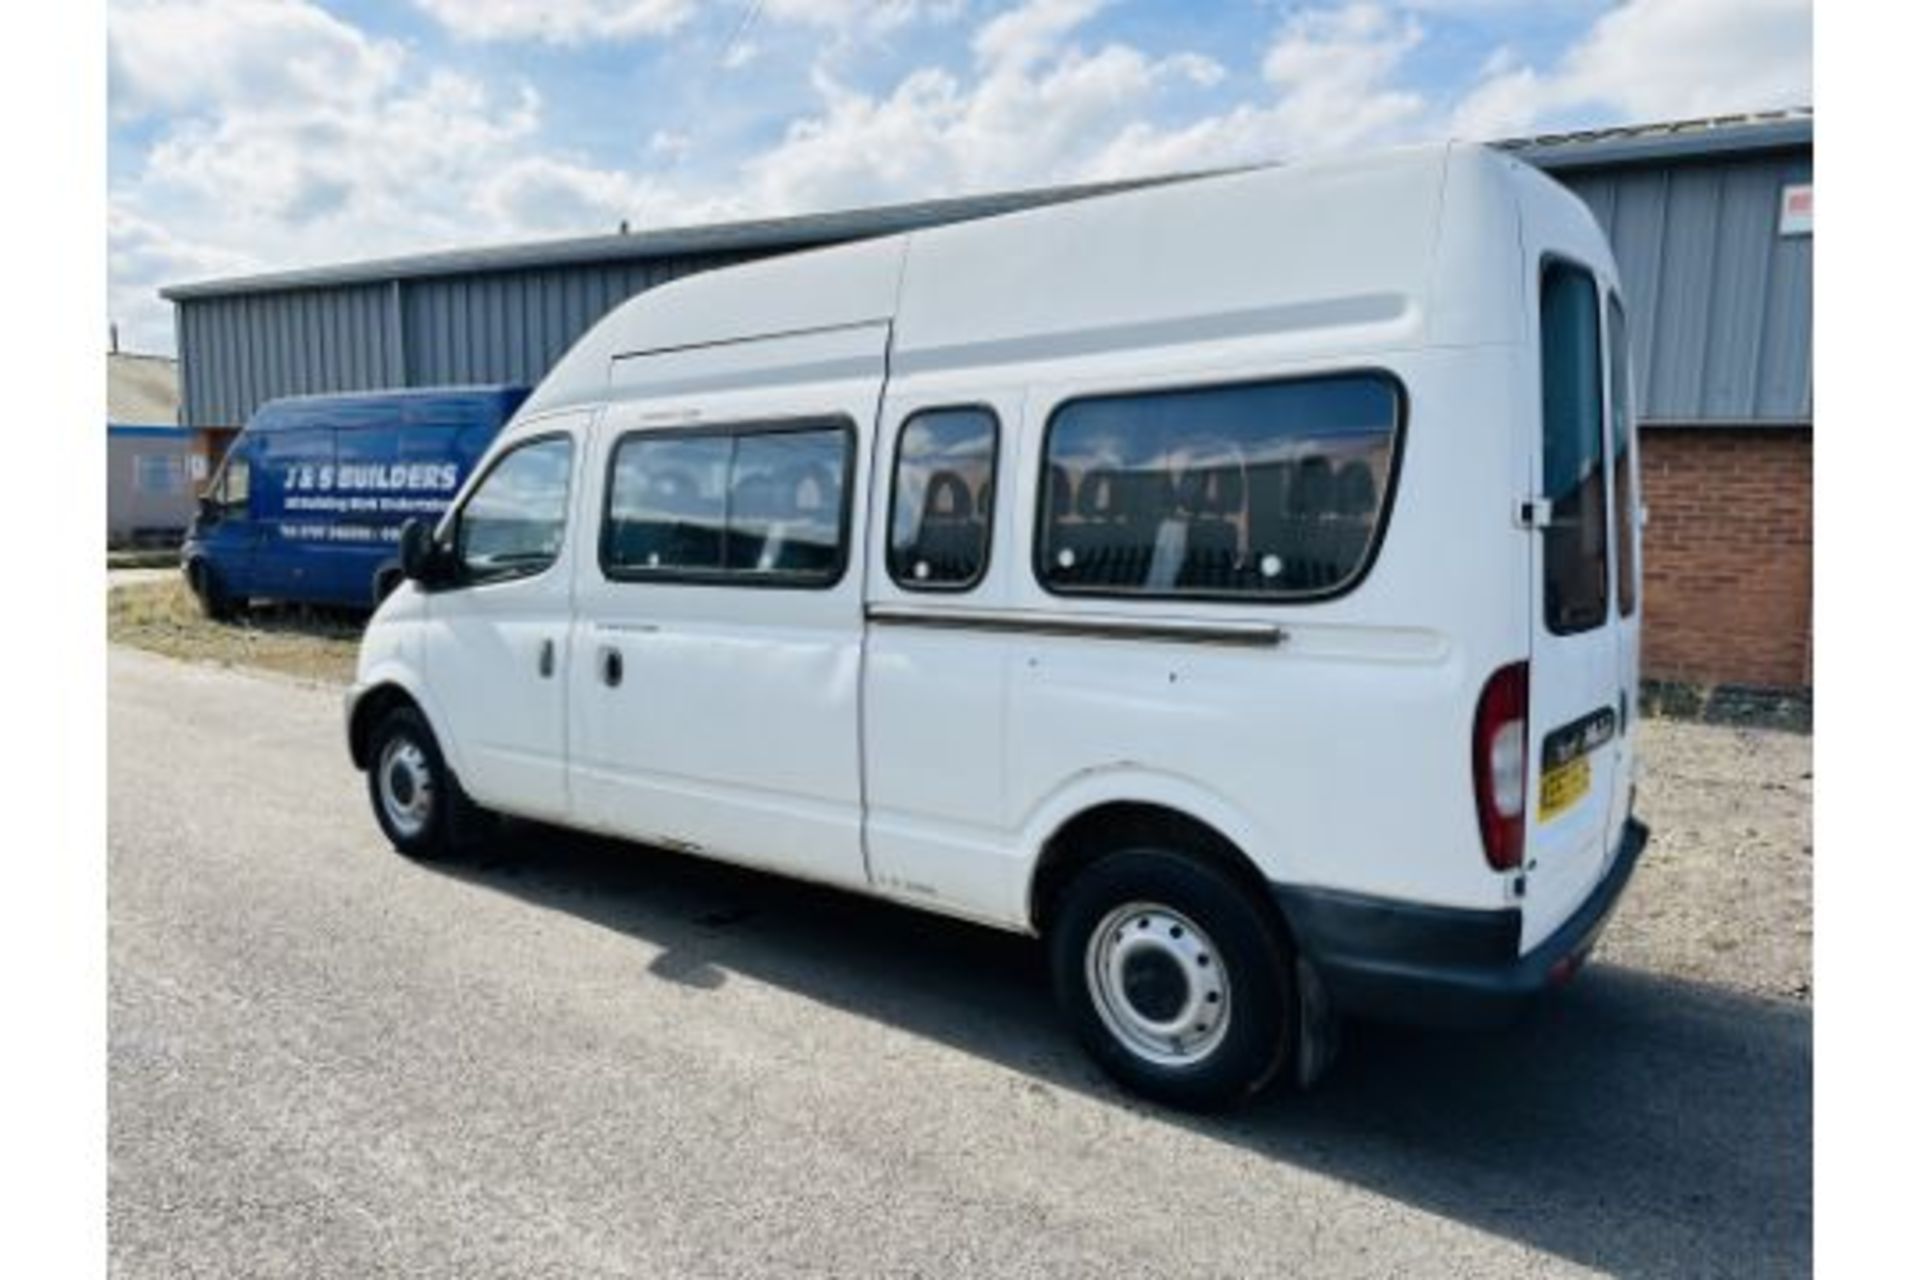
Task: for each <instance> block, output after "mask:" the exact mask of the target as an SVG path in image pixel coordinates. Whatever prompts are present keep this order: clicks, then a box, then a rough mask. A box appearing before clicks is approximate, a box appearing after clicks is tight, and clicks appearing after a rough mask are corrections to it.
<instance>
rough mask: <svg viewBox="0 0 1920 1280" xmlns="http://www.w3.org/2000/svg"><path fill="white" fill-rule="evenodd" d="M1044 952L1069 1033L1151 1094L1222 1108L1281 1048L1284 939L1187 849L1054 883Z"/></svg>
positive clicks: (1288, 1005) (1118, 1075)
mask: <svg viewBox="0 0 1920 1280" xmlns="http://www.w3.org/2000/svg"><path fill="white" fill-rule="evenodd" d="M1048 951H1049V955H1050V959H1051V962H1052V968H1053V983H1054V992H1055V995H1056V997H1057V998H1058V1000H1059V1002H1060V1007H1061V1010H1062V1011H1063V1013H1064V1014H1065V1015H1066V1018H1067V1021H1068V1022H1069V1023H1070V1024H1071V1025H1072V1027H1073V1029H1074V1032H1075V1033H1076V1034H1077V1035H1078V1036H1079V1037H1080V1039H1081V1041H1082V1042H1083V1043H1084V1044H1085V1045H1086V1046H1087V1049H1088V1051H1089V1052H1090V1053H1091V1054H1092V1055H1093V1057H1094V1058H1095V1060H1096V1061H1098V1062H1099V1063H1100V1065H1101V1066H1102V1067H1103V1068H1105V1070H1106V1071H1107V1073H1108V1074H1109V1075H1111V1076H1113V1078H1114V1079H1116V1080H1118V1081H1119V1082H1120V1083H1121V1084H1123V1085H1125V1086H1126V1087H1127V1088H1129V1089H1132V1090H1134V1091H1135V1092H1137V1093H1140V1094H1143V1095H1145V1096H1146V1097H1149V1098H1152V1099H1154V1100H1155V1101H1158V1102H1162V1103H1166V1104H1168V1105H1170V1106H1176V1107H1184V1108H1190V1109H1195V1110H1212V1109H1217V1108H1221V1107H1227V1106H1232V1105H1234V1104H1235V1103H1238V1102H1242V1101H1244V1100H1246V1099H1247V1098H1250V1097H1252V1096H1253V1095H1254V1094H1255V1093H1257V1092H1259V1091H1260V1089H1262V1088H1263V1087H1264V1086H1266V1085H1267V1084H1268V1083H1269V1082H1271V1081H1272V1080H1274V1079H1275V1078H1276V1077H1277V1076H1279V1075H1280V1074H1281V1072H1282V1070H1283V1069H1284V1068H1285V1067H1286V1066H1287V1064H1288V1061H1289V1060H1290V1058H1291V1056H1292V1053H1293V1045H1294V1043H1295V1025H1296V1021H1297V1010H1298V997H1297V993H1296V989H1295V986H1294V981H1293V972H1294V969H1293V951H1292V947H1291V946H1290V945H1289V943H1288V941H1287V938H1286V935H1285V933H1284V931H1283V930H1282V929H1281V928H1280V927H1279V925H1278V924H1277V923H1276V922H1275V920H1274V918H1273V916H1272V915H1271V913H1270V912H1269V911H1267V910H1266V909H1265V908H1264V906H1263V904H1261V903H1260V902H1258V901H1257V900H1256V899H1255V898H1254V897H1253V896H1252V894H1251V893H1250V892H1249V891H1248V890H1246V889H1245V888H1243V887H1242V886H1241V885H1240V884H1238V883H1236V882H1235V881H1234V880H1233V879H1232V878H1231V877H1229V876H1227V875H1225V874H1223V873H1221V872H1220V871H1217V870H1215V869H1214V868H1213V867H1212V866H1210V865H1208V864H1207V863H1205V862H1203V861H1201V860H1199V859H1197V858H1194V857H1191V856H1188V855H1185V854H1183V853H1180V852H1178V851H1176V850H1172V849H1163V848H1153V847H1142V848H1133V849H1126V850H1122V851H1117V852H1115V853H1111V854H1108V855H1106V856H1104V857H1102V858H1100V859H1098V860H1097V861H1095V862H1093V863H1092V864H1090V865H1089V866H1087V867H1086V868H1085V869H1084V870H1083V871H1081V872H1080V873H1079V874H1078V875H1076V876H1075V877H1074V879H1073V880H1072V881H1071V882H1070V883H1068V885H1067V886H1066V888H1065V889H1064V891H1063V893H1062V897H1061V899H1060V902H1059V909H1058V911H1056V912H1055V913H1054V919H1053V924H1052V926H1051V928H1050V929H1049V931H1048Z"/></svg>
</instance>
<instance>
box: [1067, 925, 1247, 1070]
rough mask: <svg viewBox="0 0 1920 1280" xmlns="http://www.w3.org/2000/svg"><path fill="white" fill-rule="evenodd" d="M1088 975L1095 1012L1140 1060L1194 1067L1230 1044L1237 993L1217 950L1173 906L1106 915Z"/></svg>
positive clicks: (1090, 942)
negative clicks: (1227, 1039) (1228, 1035)
mask: <svg viewBox="0 0 1920 1280" xmlns="http://www.w3.org/2000/svg"><path fill="white" fill-rule="evenodd" d="M1086 968H1087V991H1088V993H1089V994H1090V995H1091V996H1092V998H1093V1008H1094V1012H1095V1013H1097V1014H1099V1016H1100V1021H1101V1022H1102V1023H1104V1024H1105V1026H1106V1028H1107V1030H1108V1031H1110V1032H1112V1033H1113V1036H1114V1038H1115V1039H1117V1040H1119V1041H1120V1043H1121V1044H1122V1045H1124V1046H1125V1047H1126V1049H1127V1051H1128V1052H1130V1053H1132V1054H1134V1055H1135V1056H1137V1057H1140V1058H1142V1059H1145V1060H1146V1061H1148V1062H1151V1063H1154V1064H1156V1065H1158V1066H1164V1067H1191V1066H1195V1065H1197V1064H1198V1063H1200V1062H1202V1061H1204V1060H1205V1059H1206V1058H1208V1057H1209V1056H1210V1055H1212V1054H1213V1053H1214V1052H1215V1051H1216V1050H1218V1049H1219V1047H1220V1045H1221V1043H1222V1042H1223V1041H1224V1040H1225V1039H1226V1037H1227V1026H1228V1023H1229V1021H1230V1020H1231V1017H1232V1011H1233V1000H1232V994H1233V993H1232V989H1231V987H1230V985H1229V980H1228V976H1227V969H1226V966H1225V965H1224V964H1222V963H1221V959H1220V951H1219V948H1217V947H1216V946H1214V944H1213V940H1212V939H1211V938H1209V937H1208V936H1207V935H1206V933H1205V932H1204V931H1203V930H1201V929H1200V928H1199V927H1198V926H1196V925H1195V924H1194V923H1193V921H1192V920H1190V919H1188V918H1187V917H1186V916H1184V915H1182V914H1180V913H1179V912H1178V911H1175V910H1174V909H1173V908H1171V907H1168V906H1164V905H1162V904H1160V903H1155V902H1129V903H1126V904H1124V905H1122V906H1119V907H1115V908H1114V909H1113V910H1112V911H1109V912H1108V913H1107V914H1106V915H1105V916H1104V917H1102V919H1101V921H1100V923H1099V924H1098V925H1096V926H1095V927H1094V930H1093V933H1092V935H1091V936H1090V937H1089V938H1088V939H1087V955H1086Z"/></svg>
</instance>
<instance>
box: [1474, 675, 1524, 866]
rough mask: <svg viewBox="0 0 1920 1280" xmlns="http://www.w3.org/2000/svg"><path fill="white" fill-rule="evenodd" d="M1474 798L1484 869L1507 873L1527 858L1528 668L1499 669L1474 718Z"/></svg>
mask: <svg viewBox="0 0 1920 1280" xmlns="http://www.w3.org/2000/svg"><path fill="white" fill-rule="evenodd" d="M1473 799H1474V804H1475V806H1476V807H1477V808H1478V810H1479V813H1480V844H1481V847H1482V848H1483V849H1484V850H1485V852H1486V855H1487V865H1488V866H1490V867H1492V868H1493V869H1494V870H1495V871H1512V870H1514V869H1516V868H1517V867H1519V866H1520V865H1521V864H1522V863H1523V862H1524V861H1525V860H1526V856H1527V664H1526V663H1524V662H1516V663H1514V664H1512V665H1511V666H1506V667H1502V668H1500V669H1499V670H1498V671H1496V672H1494V673H1493V675H1492V676H1490V677H1488V679H1487V687H1486V688H1484V689H1482V690H1481V691H1480V705H1479V706H1478V707H1476V708H1475V709H1474V713H1473Z"/></svg>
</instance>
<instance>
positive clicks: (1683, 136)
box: [1493, 107, 1813, 173]
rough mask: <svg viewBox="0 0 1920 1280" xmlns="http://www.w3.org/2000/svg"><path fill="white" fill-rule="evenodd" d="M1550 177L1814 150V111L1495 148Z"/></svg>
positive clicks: (1616, 130) (1632, 128) (1545, 137)
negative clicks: (1567, 172) (1577, 171)
mask: <svg viewBox="0 0 1920 1280" xmlns="http://www.w3.org/2000/svg"><path fill="white" fill-rule="evenodd" d="M1493 145H1494V146H1496V147H1499V148H1500V149H1501V150H1503V151H1507V152H1510V153H1512V154H1513V155H1516V156H1519V157H1520V158H1521V159H1522V160H1525V161H1526V162H1527V163H1529V164H1533V165H1537V166H1539V167H1540V168H1542V169H1545V170H1547V171H1548V172H1550V173H1551V172H1558V171H1561V170H1570V169H1599V168H1610V167H1613V166H1615V165H1626V164H1645V163H1652V162H1656V161H1665V160H1676V159H1700V158H1704V157H1708V156H1717V155H1736V154H1750V153H1753V152H1757V151H1785V150H1792V149H1795V148H1799V147H1811V146H1812V145H1813V108H1812V107H1794V108H1791V109H1789V110H1784V111H1760V112H1751V113H1748V114H1746V115H1736V116H1708V117H1703V118H1701V119H1698V120H1670V121H1665V122H1663V123H1659V124H1636V125H1621V126H1617V127H1613V128H1607V129H1588V130H1584V131H1582V132H1578V133H1549V134H1542V135H1540V136H1538V137H1532V138H1510V139H1508V140H1506V141H1504V142H1496V143H1494V144H1493Z"/></svg>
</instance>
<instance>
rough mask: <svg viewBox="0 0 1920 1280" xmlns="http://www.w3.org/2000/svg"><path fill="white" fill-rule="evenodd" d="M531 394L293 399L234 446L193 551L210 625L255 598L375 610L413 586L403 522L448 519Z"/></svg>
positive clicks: (185, 561) (259, 415)
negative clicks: (404, 581)
mask: <svg viewBox="0 0 1920 1280" xmlns="http://www.w3.org/2000/svg"><path fill="white" fill-rule="evenodd" d="M527 390H528V389H527V388H526V387H522V386H481V387H441V388H434V389H430V390H417V391H382V392H369V393H363V394H353V395H325V396H292V397H288V398H286V399H282V400H273V401H270V402H268V403H267V404H264V405H262V406H260V408H259V410H258V411H256V412H255V413H254V415H253V420H252V421H251V422H249V423H248V424H247V427H246V430H244V431H242V432H241V433H240V437H239V439H237V440H235V441H234V442H233V446H232V448H230V449H228V451H227V456H226V460H225V461H224V462H223V463H222V464H221V466H220V471H219V473H218V474H217V475H215V477H214V479H213V483H212V484H210V485H209V486H208V487H207V491H206V494H205V495H204V496H203V497H202V498H201V500H200V511H199V514H198V516H197V517H196V518H195V519H194V522H193V525H192V527H191V528H189V529H188V531H187V540H186V542H185V544H184V545H183V546H182V547H181V552H180V567H181V569H182V570H183V571H184V572H185V574H186V576H187V584H188V585H189V586H190V587H191V588H192V589H193V593H194V595H195V596H197V597H198V598H199V600H200V606H201V608H202V609H204V610H205V611H206V613H207V614H208V615H209V616H210V617H225V616H228V615H230V614H231V613H232V612H233V611H234V610H235V609H236V608H237V607H239V606H241V605H244V604H245V603H246V602H247V601H249V600H254V599H262V598H264V599H271V600H291V601H300V602H304V603H311V604H330V605H346V606H352V607H360V608H372V607H373V606H374V605H377V604H378V603H379V602H380V601H381V600H382V599H383V598H384V597H385V596H386V594H387V592H389V591H391V590H392V589H393V587H394V586H395V584H397V583H398V582H399V581H400V572H399V549H398V542H399V537H400V526H401V524H403V523H404V522H405V521H406V520H408V519H409V518H410V517H413V516H420V517H423V518H425V519H427V520H429V521H432V520H436V519H438V518H439V515H440V513H441V512H442V511H444V510H445V509H446V506H447V503H448V501H450V500H451V499H452V497H453V495H454V494H455V493H456V492H457V491H458V490H459V488H460V486H461V484H462V483H464V482H465V480H466V478H467V473H468V472H469V471H471V470H472V469H473V465H474V463H475V462H477V461H478V460H479V458H480V455H481V454H483V453H485V452H486V449H487V445H488V444H490V443H491V442H492V440H493V437H494V436H495V435H496V434H498V432H499V430H500V428H501V427H503V426H505V425H506V423H507V420H508V419H509V418H511V417H512V416H513V414H514V411H515V410H516V409H518V408H519V407H520V402H521V401H523V400H525V399H526V398H527Z"/></svg>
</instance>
